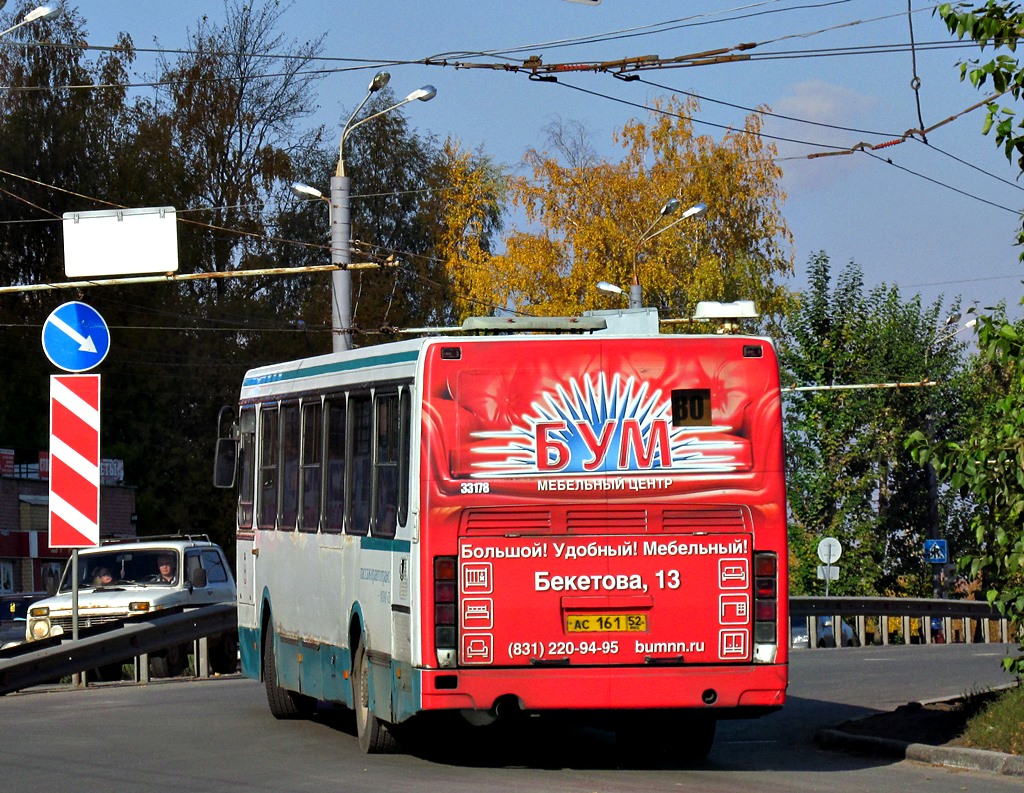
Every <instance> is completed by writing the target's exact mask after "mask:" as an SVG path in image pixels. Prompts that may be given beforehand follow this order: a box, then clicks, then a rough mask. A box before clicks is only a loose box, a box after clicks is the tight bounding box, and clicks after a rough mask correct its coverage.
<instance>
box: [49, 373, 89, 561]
mask: <svg viewBox="0 0 1024 793" xmlns="http://www.w3.org/2000/svg"><path fill="white" fill-rule="evenodd" d="M49 544H50V547H51V548H92V547H95V546H97V545H99V544H100V376H99V375H98V374H79V375H70V374H64V375H51V377H50V540H49Z"/></svg>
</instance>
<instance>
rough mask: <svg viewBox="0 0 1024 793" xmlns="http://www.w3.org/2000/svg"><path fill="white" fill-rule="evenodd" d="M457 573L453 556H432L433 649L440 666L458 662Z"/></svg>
mask: <svg viewBox="0 0 1024 793" xmlns="http://www.w3.org/2000/svg"><path fill="white" fill-rule="evenodd" d="M457 575H458V561H457V560H456V558H455V557H454V556H437V557H435V558H434V649H435V651H436V652H437V665H438V666H439V667H441V668H451V667H453V666H456V665H457V663H458V655H457V653H456V647H457V646H458V642H459V636H458V630H457V626H456V603H457V601H458V597H457V592H456V585H455V582H456V576H457Z"/></svg>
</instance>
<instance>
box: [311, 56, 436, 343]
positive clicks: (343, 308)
mask: <svg viewBox="0 0 1024 793" xmlns="http://www.w3.org/2000/svg"><path fill="white" fill-rule="evenodd" d="M390 80H391V75H389V74H388V73H387V72H377V74H375V75H374V77H373V80H371V81H370V85H369V87H368V88H367V89H366V96H364V97H363V101H362V102H360V103H359V106H358V107H357V108H356V109H355V111H354V112H353V113H352V115H351V116H350V117H349V119H348V121H346V122H345V126H344V127H342V130H341V140H340V142H339V143H338V167H337V168H336V169H335V172H334V176H332V177H331V197H330V204H331V264H333V265H335V266H336V267H337V268H338V269H336V270H334V271H333V272H332V273H331V349H332V350H333V351H334V352H342V351H344V350H351V349H352V331H351V327H352V273H351V272H350V271H349V269H348V266H349V265H350V264H351V263H352V251H351V246H352V223H351V219H350V206H349V198H350V196H351V186H352V182H351V179H350V178H349V177H348V176H345V141H346V140H347V139H348V136H349V135H350V134H351V133H352V131H353V130H354V129H356V127H359V126H361V125H363V124H365V123H366V122H367V121H372V120H373V119H375V118H378V117H379V116H383V115H384V114H385V113H390V112H391V111H392V110H395V109H397V108H399V107H401V106H402V105H405V104H408V103H409V102H414V101H416V100H417V99H418V100H419V101H421V102H429V101H430V100H431V99H433V98H434V97H435V96H436V95H437V89H436V88H434V86H432V85H425V86H423V87H422V88H417V89H416V90H415V91H413V92H412V93H411V94H409V95H408V96H407V97H405V99H403V100H402V101H401V102H396V103H395V104H393V105H391V107H387V108H385V109H384V110H380V111H378V112H376V113H373V114H371V115H369V116H367V117H366V118H362V119H360V120H359V121H356V122H355V123H353V121H354V119H355V117H356V116H357V115H358V114H359V111H360V110H362V109H363V106H364V105H365V104H366V103H367V101H369V99H370V97H371V96H372V95H373V94H375V93H377V91H379V90H380V89H381V88H383V87H384V86H386V85H387V84H388V82H389V81H390ZM300 188H305V190H301V189H300ZM292 190H293V191H294V192H295V193H296V194H297V195H299V196H301V197H303V198H322V197H323V196H322V194H321V193H320V191H319V190H316V189H315V188H310V187H308V186H306V185H300V184H299V183H298V182H296V183H295V184H294V185H292ZM310 191H312V192H310ZM314 193H315V194H314Z"/></svg>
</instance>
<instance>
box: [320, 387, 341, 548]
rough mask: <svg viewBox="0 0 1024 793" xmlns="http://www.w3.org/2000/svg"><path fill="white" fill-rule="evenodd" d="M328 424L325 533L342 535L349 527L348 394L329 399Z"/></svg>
mask: <svg viewBox="0 0 1024 793" xmlns="http://www.w3.org/2000/svg"><path fill="white" fill-rule="evenodd" d="M324 418H325V420H326V421H327V428H326V431H325V432H326V435H327V455H326V458H325V459H324V465H325V466H326V473H325V482H326V485H327V492H326V498H325V503H326V508H325V514H324V531H329V532H340V531H341V530H342V529H343V528H344V527H345V395H344V394H338V395H336V396H330V397H328V398H327V402H326V407H325V409H324Z"/></svg>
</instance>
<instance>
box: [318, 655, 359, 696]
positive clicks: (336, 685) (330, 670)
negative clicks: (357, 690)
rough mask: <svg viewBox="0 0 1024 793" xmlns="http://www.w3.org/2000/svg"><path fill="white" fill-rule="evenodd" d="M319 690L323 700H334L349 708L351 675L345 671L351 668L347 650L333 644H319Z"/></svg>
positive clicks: (350, 657) (350, 658)
mask: <svg viewBox="0 0 1024 793" xmlns="http://www.w3.org/2000/svg"><path fill="white" fill-rule="evenodd" d="M319 655H320V690H321V692H322V696H321V697H320V699H323V700H324V701H325V702H334V703H336V704H338V705H344V706H345V707H347V708H351V707H352V706H353V704H354V700H353V697H352V677H351V675H348V676H346V675H345V672H346V671H348V670H350V669H351V668H352V656H351V654H350V653H349V651H348V650H345V649H343V648H341V647H335V646H333V645H320V653H319Z"/></svg>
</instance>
